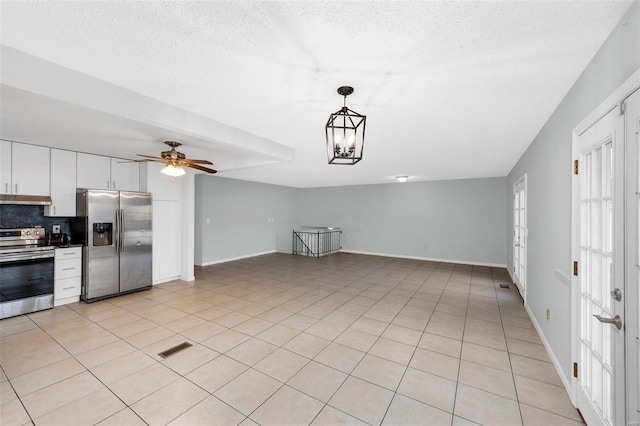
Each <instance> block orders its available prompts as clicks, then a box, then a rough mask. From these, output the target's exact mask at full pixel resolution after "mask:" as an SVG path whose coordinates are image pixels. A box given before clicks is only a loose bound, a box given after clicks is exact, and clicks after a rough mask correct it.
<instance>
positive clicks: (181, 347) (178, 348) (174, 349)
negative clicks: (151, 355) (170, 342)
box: [158, 342, 193, 358]
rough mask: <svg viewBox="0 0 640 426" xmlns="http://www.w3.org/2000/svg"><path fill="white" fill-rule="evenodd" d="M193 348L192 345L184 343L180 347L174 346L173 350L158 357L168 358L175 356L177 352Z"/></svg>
mask: <svg viewBox="0 0 640 426" xmlns="http://www.w3.org/2000/svg"><path fill="white" fill-rule="evenodd" d="M190 346H193V345H192V344H191V343H188V342H184V343H180V344H179V345H178V346H174V347H172V348H169V349H167V350H166V351H164V352H160V353H159V354H158V355H160V356H161V357H162V358H166V357H168V356H169V355H173V354H175V353H176V352H179V351H181V350H183V349H187V348H188V347H190Z"/></svg>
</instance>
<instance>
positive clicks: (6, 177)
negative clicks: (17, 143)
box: [0, 141, 13, 194]
mask: <svg viewBox="0 0 640 426" xmlns="http://www.w3.org/2000/svg"><path fill="white" fill-rule="evenodd" d="M11 145H13V144H12V143H11V142H7V141H0V194H11V189H12V188H11Z"/></svg>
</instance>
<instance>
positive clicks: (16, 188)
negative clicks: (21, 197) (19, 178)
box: [15, 183, 18, 194]
mask: <svg viewBox="0 0 640 426" xmlns="http://www.w3.org/2000/svg"><path fill="white" fill-rule="evenodd" d="M15 193H16V194H17V193H18V184H17V183H16V192H15Z"/></svg>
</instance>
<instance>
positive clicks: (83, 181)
mask: <svg viewBox="0 0 640 426" xmlns="http://www.w3.org/2000/svg"><path fill="white" fill-rule="evenodd" d="M127 161H128V160H122V159H119V158H110V157H103V156H101V155H93V154H83V153H78V174H77V186H78V188H89V189H113V190H118V191H138V190H139V189H140V166H139V165H138V163H134V162H127Z"/></svg>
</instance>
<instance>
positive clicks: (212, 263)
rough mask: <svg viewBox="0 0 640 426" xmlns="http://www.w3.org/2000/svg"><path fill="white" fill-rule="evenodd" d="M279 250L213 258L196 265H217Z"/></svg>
mask: <svg viewBox="0 0 640 426" xmlns="http://www.w3.org/2000/svg"><path fill="white" fill-rule="evenodd" d="M277 252H278V251H277V250H269V251H264V252H262V253H252V254H246V255H243V256H236V257H229V258H226V259H219V260H212V261H211V262H203V263H202V265H196V266H211V265H217V264H218V263H226V262H232V261H234V260H241V259H247V258H249V257H256V256H262V255H265V254H271V253H277Z"/></svg>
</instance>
